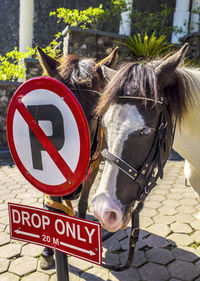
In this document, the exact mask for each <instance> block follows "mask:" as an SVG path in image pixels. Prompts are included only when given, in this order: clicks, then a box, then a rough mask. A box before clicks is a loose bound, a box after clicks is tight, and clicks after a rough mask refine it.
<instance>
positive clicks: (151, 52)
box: [118, 32, 173, 58]
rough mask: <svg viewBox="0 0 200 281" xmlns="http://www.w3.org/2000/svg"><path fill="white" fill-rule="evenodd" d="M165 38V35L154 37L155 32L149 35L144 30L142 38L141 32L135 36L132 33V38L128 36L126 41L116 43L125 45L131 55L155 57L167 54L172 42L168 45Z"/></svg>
mask: <svg viewBox="0 0 200 281" xmlns="http://www.w3.org/2000/svg"><path fill="white" fill-rule="evenodd" d="M165 38H166V36H165V35H161V36H160V37H159V38H156V36H155V32H153V33H152V35H151V36H150V37H149V36H148V35H147V33H146V32H145V35H144V37H143V39H142V36H141V34H138V35H137V36H136V35H134V36H133V38H132V37H131V36H129V37H128V39H126V42H118V43H120V44H121V45H124V46H126V47H127V48H128V49H129V50H130V51H131V55H132V56H133V57H137V58H155V57H158V56H160V55H165V54H167V53H168V52H169V51H170V49H171V47H172V46H173V44H170V45H168V43H167V42H166V41H165Z"/></svg>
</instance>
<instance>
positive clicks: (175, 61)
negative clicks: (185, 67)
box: [155, 43, 189, 84]
mask: <svg viewBox="0 0 200 281" xmlns="http://www.w3.org/2000/svg"><path fill="white" fill-rule="evenodd" d="M188 46H189V44H188V43H186V44H184V45H183V47H182V48H181V49H180V50H178V51H177V52H176V53H175V54H173V55H171V56H170V57H168V58H167V59H166V60H164V61H163V62H162V63H161V64H160V65H159V66H158V67H157V68H156V69H155V72H156V75H157V79H158V83H159V84H163V83H164V81H168V80H169V78H170V77H171V75H173V74H174V71H175V69H176V68H177V66H178V65H179V63H180V62H182V61H183V60H184V58H185V55H186V53H187V50H188Z"/></svg>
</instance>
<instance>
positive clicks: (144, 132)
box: [140, 127, 151, 135]
mask: <svg viewBox="0 0 200 281" xmlns="http://www.w3.org/2000/svg"><path fill="white" fill-rule="evenodd" d="M150 133H151V128H149V127H145V128H143V129H142V130H141V131H140V135H148V134H150Z"/></svg>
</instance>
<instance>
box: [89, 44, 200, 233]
mask: <svg viewBox="0 0 200 281" xmlns="http://www.w3.org/2000/svg"><path fill="white" fill-rule="evenodd" d="M187 50H188V44H185V45H184V46H183V47H182V48H181V49H179V50H178V51H176V52H175V53H173V54H170V55H169V56H168V57H165V58H158V59H154V60H150V61H147V62H145V61H142V62H129V63H126V64H125V65H124V66H122V67H121V68H120V69H119V70H118V71H112V74H110V77H112V78H111V80H110V81H109V82H108V84H107V86H106V88H105V90H104V93H103V94H102V96H101V97H100V99H99V101H98V104H97V107H96V109H95V113H96V116H98V118H101V122H102V128H103V131H104V137H105V143H106V148H105V150H103V151H102V155H103V157H104V159H105V165H104V169H103V173H102V177H101V181H100V184H99V187H98V189H97V191H96V194H95V195H94V197H93V200H92V202H91V210H92V212H93V214H94V216H95V217H96V218H97V219H98V220H99V221H100V222H101V224H102V226H103V227H104V228H105V229H106V230H107V231H109V232H116V231H118V230H119V229H121V228H126V227H127V225H128V223H129V221H130V219H131V218H132V223H134V220H136V217H137V216H136V214H138V213H139V212H140V211H141V209H142V207H143V203H144V200H145V198H146V197H147V195H148V194H149V192H150V191H151V190H152V188H153V187H154V186H155V185H156V181H157V179H158V178H159V177H160V178H162V177H163V167H164V165H165V163H166V161H167V159H168V156H169V153H170V150H171V148H172V144H174V148H175V150H176V151H177V152H179V153H180V154H181V156H183V158H185V159H186V162H185V176H186V178H187V179H188V180H189V182H190V184H191V185H192V187H193V188H194V190H195V191H196V192H197V193H198V195H200V151H199V144H200V129H199V124H200V114H199V107H200V69H198V68H196V67H189V66H186V65H184V58H185V55H186V52H187ZM107 71H108V72H109V70H108V69H107ZM136 203H137V205H136ZM133 214H134V216H133ZM135 224H136V228H137V227H138V222H136V223H135Z"/></svg>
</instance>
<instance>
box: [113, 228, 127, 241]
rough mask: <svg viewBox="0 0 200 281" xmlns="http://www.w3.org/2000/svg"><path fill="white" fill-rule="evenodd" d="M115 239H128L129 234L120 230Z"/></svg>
mask: <svg viewBox="0 0 200 281" xmlns="http://www.w3.org/2000/svg"><path fill="white" fill-rule="evenodd" d="M114 237H115V239H118V240H122V239H124V238H126V237H127V232H126V230H122V229H120V230H118V231H117V232H116V233H115V236H114Z"/></svg>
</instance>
